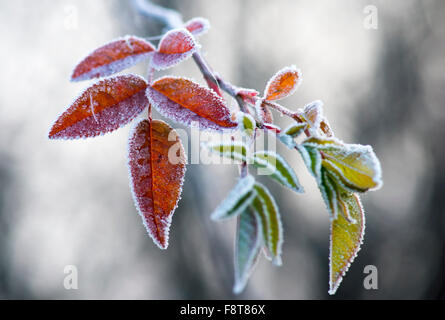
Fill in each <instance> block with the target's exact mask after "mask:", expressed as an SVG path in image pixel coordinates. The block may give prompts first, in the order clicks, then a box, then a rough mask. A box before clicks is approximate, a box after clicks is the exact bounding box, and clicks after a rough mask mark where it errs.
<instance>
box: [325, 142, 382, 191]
mask: <svg viewBox="0 0 445 320" xmlns="http://www.w3.org/2000/svg"><path fill="white" fill-rule="evenodd" d="M321 154H322V158H323V161H322V165H323V167H324V168H326V169H327V170H329V171H330V172H331V173H333V174H334V175H335V176H337V178H339V180H340V181H341V183H342V184H343V185H344V186H346V187H347V188H349V189H351V191H358V192H366V191H368V190H372V189H378V188H379V187H380V186H381V184H382V181H381V169H380V163H379V160H378V159H377V157H376V155H375V154H374V151H373V150H372V148H371V147H370V146H361V145H345V147H344V148H332V149H325V150H322V151H321Z"/></svg>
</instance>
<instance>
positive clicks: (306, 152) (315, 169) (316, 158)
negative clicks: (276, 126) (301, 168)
mask: <svg viewBox="0 0 445 320" xmlns="http://www.w3.org/2000/svg"><path fill="white" fill-rule="evenodd" d="M297 150H298V152H300V154H301V157H302V158H303V161H304V163H305V165H306V167H307V168H308V170H309V172H310V173H311V174H312V175H313V176H314V178H315V179H316V180H317V183H318V184H320V183H321V160H322V159H321V154H320V152H319V151H318V150H317V149H316V148H315V147H312V146H311V145H306V144H302V145H299V146H298V147H297Z"/></svg>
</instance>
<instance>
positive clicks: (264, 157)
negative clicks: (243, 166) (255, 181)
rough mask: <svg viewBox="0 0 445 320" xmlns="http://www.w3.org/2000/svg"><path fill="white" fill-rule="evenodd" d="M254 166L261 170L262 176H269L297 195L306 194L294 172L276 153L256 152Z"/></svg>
mask: <svg viewBox="0 0 445 320" xmlns="http://www.w3.org/2000/svg"><path fill="white" fill-rule="evenodd" d="M253 165H254V166H255V167H257V168H259V169H261V171H260V172H259V173H260V174H262V175H269V176H270V177H271V178H272V179H274V180H275V181H277V182H279V183H281V184H282V185H284V186H285V187H288V188H289V189H291V190H293V191H295V192H297V193H303V192H304V190H303V187H302V186H301V185H300V182H299V181H298V178H297V176H296V175H295V172H294V170H292V168H291V167H290V165H289V164H288V163H287V162H286V161H285V160H284V159H283V158H282V157H281V156H280V155H278V154H277V153H276V152H273V151H265V150H263V151H258V152H255V153H254V154H253Z"/></svg>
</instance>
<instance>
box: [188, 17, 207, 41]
mask: <svg viewBox="0 0 445 320" xmlns="http://www.w3.org/2000/svg"><path fill="white" fill-rule="evenodd" d="M184 27H185V28H186V29H187V30H188V31H190V32H191V33H192V34H193V35H194V36H195V37H199V36H202V35H203V34H205V33H207V32H208V31H209V29H210V22H209V20H207V19H205V18H201V17H197V18H193V19H191V20H189V21H187V22H186V23H185V24H184Z"/></svg>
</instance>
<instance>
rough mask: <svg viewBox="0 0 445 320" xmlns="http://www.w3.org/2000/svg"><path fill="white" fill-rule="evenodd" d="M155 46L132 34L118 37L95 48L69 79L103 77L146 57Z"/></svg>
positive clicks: (80, 79) (79, 79) (78, 79)
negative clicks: (121, 37)
mask: <svg viewBox="0 0 445 320" xmlns="http://www.w3.org/2000/svg"><path fill="white" fill-rule="evenodd" d="M154 51H155V47H154V46H153V45H152V44H151V43H150V42H147V41H145V40H144V39H140V38H137V37H134V36H130V37H126V38H123V39H118V40H114V41H112V42H110V43H109V44H106V45H104V46H103V47H100V48H99V49H97V50H95V51H94V52H93V53H91V54H90V55H89V56H87V57H86V58H85V59H83V61H82V62H80V63H79V64H78V65H77V66H76V68H75V69H74V71H73V74H72V76H71V81H82V80H89V79H93V78H99V77H105V76H109V75H112V74H115V73H118V72H120V71H122V70H124V69H127V68H130V67H131V66H133V65H135V64H137V63H139V62H141V61H143V60H144V59H146V58H148V57H149V56H150V54H151V53H152V52H154Z"/></svg>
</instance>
